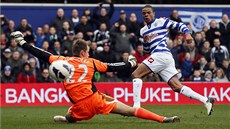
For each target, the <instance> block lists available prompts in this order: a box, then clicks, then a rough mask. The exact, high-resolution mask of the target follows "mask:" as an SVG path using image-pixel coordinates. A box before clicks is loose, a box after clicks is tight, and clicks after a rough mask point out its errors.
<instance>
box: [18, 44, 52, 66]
mask: <svg viewBox="0 0 230 129" xmlns="http://www.w3.org/2000/svg"><path fill="white" fill-rule="evenodd" d="M22 48H23V49H25V50H27V51H29V52H30V53H31V54H33V55H34V56H36V57H37V58H39V59H42V60H44V61H45V62H49V58H50V56H51V55H52V54H51V53H49V52H47V51H44V50H42V49H40V48H37V47H35V46H32V45H30V44H28V43H24V44H23V45H22Z"/></svg>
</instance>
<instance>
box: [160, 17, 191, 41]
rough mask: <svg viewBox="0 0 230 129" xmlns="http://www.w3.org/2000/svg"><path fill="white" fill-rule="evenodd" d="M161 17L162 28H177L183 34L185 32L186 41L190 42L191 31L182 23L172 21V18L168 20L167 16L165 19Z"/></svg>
mask: <svg viewBox="0 0 230 129" xmlns="http://www.w3.org/2000/svg"><path fill="white" fill-rule="evenodd" d="M162 19H163V20H162V22H163V26H162V28H167V29H176V30H179V31H181V32H183V33H184V34H186V41H187V43H191V42H192V40H193V38H192V36H191V32H190V30H189V29H188V27H187V26H186V25H185V24H184V23H182V22H176V21H172V20H169V19H168V18H166V19H164V18H162Z"/></svg>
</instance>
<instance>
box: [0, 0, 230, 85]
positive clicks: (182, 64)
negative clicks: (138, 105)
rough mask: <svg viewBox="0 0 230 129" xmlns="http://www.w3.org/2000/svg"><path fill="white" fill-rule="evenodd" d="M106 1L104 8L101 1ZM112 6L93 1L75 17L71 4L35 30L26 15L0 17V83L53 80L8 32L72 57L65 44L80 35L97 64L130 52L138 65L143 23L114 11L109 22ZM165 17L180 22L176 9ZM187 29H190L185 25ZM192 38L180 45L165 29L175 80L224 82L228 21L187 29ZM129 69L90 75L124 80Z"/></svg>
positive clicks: (228, 72)
mask: <svg viewBox="0 0 230 129" xmlns="http://www.w3.org/2000/svg"><path fill="white" fill-rule="evenodd" d="M103 4H109V6H110V8H109V10H107V9H106V8H104V7H103V6H102V5H103ZM113 13H114V5H113V3H112V2H111V0H106V1H105V2H101V3H99V4H98V5H97V6H96V7H95V8H94V9H93V10H90V9H89V8H85V10H84V13H83V14H82V15H80V14H79V13H78V10H77V9H76V8H74V9H73V10H72V15H71V17H70V18H67V17H65V12H64V10H63V9H62V8H59V9H58V10H57V16H56V17H55V16H53V17H54V18H53V20H52V21H51V22H50V21H47V24H45V25H43V26H41V27H38V28H36V32H33V28H32V27H33V26H32V25H30V24H29V23H28V21H27V19H25V18H22V19H21V22H20V24H19V25H15V24H14V21H12V20H8V19H7V18H6V17H7V16H5V17H3V16H2V15H1V19H3V20H2V22H1V23H2V24H1V83H16V82H17V83H20V82H23V83H34V82H41V83H42V82H56V81H55V80H53V79H51V78H50V77H49V73H48V67H49V63H47V62H44V61H42V60H39V59H38V58H36V57H34V56H33V55H31V54H30V53H29V52H27V51H25V50H23V49H22V48H20V47H19V46H17V44H16V43H15V41H14V40H13V39H11V37H10V33H11V32H13V31H21V32H22V33H23V34H24V36H25V40H26V41H27V42H28V43H30V44H32V45H35V46H36V47H38V48H41V49H43V50H45V51H48V52H50V53H53V54H54V55H63V56H72V52H71V47H72V45H73V42H74V40H76V39H84V40H86V41H88V42H89V45H90V52H89V53H90V57H92V58H95V59H98V60H100V61H102V62H107V63H111V62H120V61H127V59H128V56H129V55H130V54H132V55H134V56H135V57H136V58H137V62H138V64H139V63H141V62H142V61H143V60H144V59H145V58H147V57H148V56H149V55H148V54H145V53H144V51H143V46H142V45H141V41H142V39H141V37H140V36H139V30H140V28H141V27H143V26H144V25H145V23H141V22H139V19H137V17H136V14H135V13H131V14H130V16H127V14H126V12H125V10H120V14H119V17H117V20H116V21H115V22H114V23H111V21H110V19H111V17H116V16H114V15H113ZM169 19H171V20H174V21H177V22H183V21H182V20H181V19H180V18H179V17H178V11H177V10H172V14H171V15H169ZM187 27H188V28H189V29H191V26H190V25H189V24H188V25H187ZM191 33H192V36H193V38H194V41H193V42H192V43H191V44H187V43H185V35H184V34H182V33H181V32H178V31H177V30H169V34H168V40H167V43H168V48H169V49H170V50H171V52H172V54H173V57H174V59H175V64H176V68H177V70H178V72H181V74H182V78H181V81H192V82H201V81H202V82H227V81H229V80H230V65H229V63H230V62H229V51H230V21H229V18H228V15H226V14H223V16H222V21H221V22H220V23H217V22H216V21H215V20H211V22H210V27H207V26H205V27H203V30H202V31H201V32H194V31H193V30H192V29H191ZM133 70H134V69H127V70H126V71H119V72H106V73H98V72H97V73H95V76H94V77H95V80H96V81H99V82H116V81H122V82H129V81H131V73H132V71H133ZM144 81H154V82H156V81H162V79H161V78H160V77H159V76H158V75H157V74H152V73H151V74H149V75H147V76H146V77H145V79H144Z"/></svg>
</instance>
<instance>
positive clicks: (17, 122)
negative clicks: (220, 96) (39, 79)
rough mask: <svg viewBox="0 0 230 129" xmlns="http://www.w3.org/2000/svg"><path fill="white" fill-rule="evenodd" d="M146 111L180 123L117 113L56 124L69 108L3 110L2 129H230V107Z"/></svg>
mask: <svg viewBox="0 0 230 129" xmlns="http://www.w3.org/2000/svg"><path fill="white" fill-rule="evenodd" d="M144 108H146V109H148V110H150V111H153V112H155V113H158V114H160V115H164V116H173V115H178V116H180V118H181V122H180V123H170V124H161V123H157V122H154V121H149V120H141V119H138V118H134V117H123V116H120V115H116V114H109V115H96V116H95V117H94V118H93V119H91V120H88V121H81V122H79V123H76V124H67V123H55V122H54V121H53V116H54V115H63V114H65V113H66V111H67V109H68V107H2V108H1V127H0V128H1V129H230V105H215V106H214V110H215V111H214V113H213V115H212V116H207V115H206V112H205V109H204V107H203V106H202V105H164V106H156V105H149V106H144Z"/></svg>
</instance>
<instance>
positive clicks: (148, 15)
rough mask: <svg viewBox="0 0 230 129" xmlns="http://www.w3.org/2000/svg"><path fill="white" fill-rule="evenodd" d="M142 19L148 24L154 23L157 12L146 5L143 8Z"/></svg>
mask: <svg viewBox="0 0 230 129" xmlns="http://www.w3.org/2000/svg"><path fill="white" fill-rule="evenodd" d="M142 17H143V19H144V21H145V22H146V23H147V24H149V23H151V22H152V20H153V19H154V17H155V12H154V9H153V7H152V6H151V5H145V6H144V7H143V8H142Z"/></svg>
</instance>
